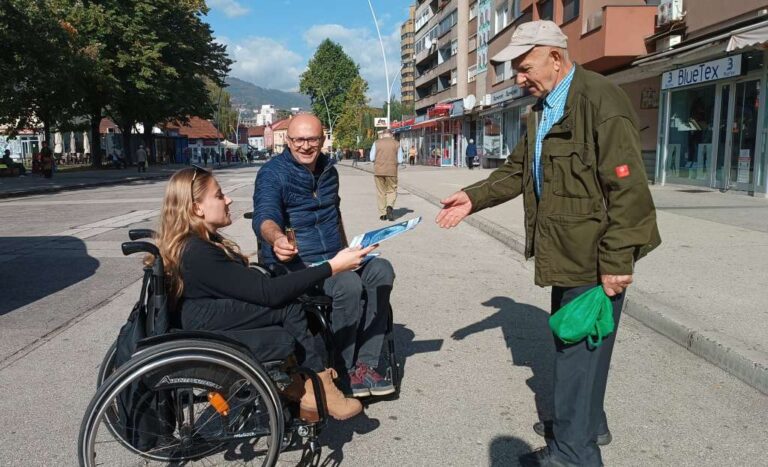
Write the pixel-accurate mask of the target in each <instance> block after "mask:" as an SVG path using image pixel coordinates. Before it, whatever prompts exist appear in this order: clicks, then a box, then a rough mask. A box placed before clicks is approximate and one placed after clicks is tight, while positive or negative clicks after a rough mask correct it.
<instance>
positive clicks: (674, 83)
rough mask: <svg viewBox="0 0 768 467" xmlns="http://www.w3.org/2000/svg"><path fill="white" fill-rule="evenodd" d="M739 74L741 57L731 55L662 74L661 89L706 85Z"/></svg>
mask: <svg viewBox="0 0 768 467" xmlns="http://www.w3.org/2000/svg"><path fill="white" fill-rule="evenodd" d="M740 74H741V55H733V56H731V57H723V58H720V59H717V60H712V61H711V62H706V63H699V64H698V65H691V66H687V67H685V68H678V69H677V70H672V71H667V72H664V74H663V75H662V76H661V89H672V88H679V87H681V86H690V85H692V84H699V83H706V82H707V81H715V80H718V79H724V78H731V77H733V76H739V75H740Z"/></svg>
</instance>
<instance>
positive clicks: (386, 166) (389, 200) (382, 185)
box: [371, 130, 403, 221]
mask: <svg viewBox="0 0 768 467" xmlns="http://www.w3.org/2000/svg"><path fill="white" fill-rule="evenodd" d="M371 161H372V162H373V179H374V180H375V182H376V201H377V205H378V208H379V219H381V220H383V221H386V220H389V221H393V220H395V215H394V213H393V212H392V211H393V210H394V207H395V201H396V200H397V166H398V165H399V164H402V163H403V149H402V148H401V147H400V144H399V143H398V142H397V141H396V140H395V139H394V138H393V137H392V133H390V132H389V130H384V131H383V132H382V133H381V137H380V138H379V139H378V141H376V142H374V143H373V146H371Z"/></svg>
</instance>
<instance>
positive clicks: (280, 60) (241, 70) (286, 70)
mask: <svg viewBox="0 0 768 467" xmlns="http://www.w3.org/2000/svg"><path fill="white" fill-rule="evenodd" d="M217 40H218V42H221V43H222V44H226V45H227V53H228V54H229V58H231V59H232V60H234V63H233V64H232V71H230V75H231V76H235V77H237V78H240V79H242V80H245V81H250V82H252V83H254V84H257V85H259V86H262V87H267V88H273V89H280V90H283V91H297V90H298V88H299V75H300V74H301V73H302V72H303V71H304V68H305V67H306V59H305V58H303V57H302V56H301V55H299V54H297V53H296V52H294V51H292V50H290V49H288V48H287V47H286V46H285V45H283V44H281V43H280V42H277V41H275V40H274V39H270V38H268V37H248V38H246V39H244V40H242V41H240V42H238V43H234V44H232V43H228V41H227V39H226V38H218V39H217Z"/></svg>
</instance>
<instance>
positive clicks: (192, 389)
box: [77, 229, 400, 467]
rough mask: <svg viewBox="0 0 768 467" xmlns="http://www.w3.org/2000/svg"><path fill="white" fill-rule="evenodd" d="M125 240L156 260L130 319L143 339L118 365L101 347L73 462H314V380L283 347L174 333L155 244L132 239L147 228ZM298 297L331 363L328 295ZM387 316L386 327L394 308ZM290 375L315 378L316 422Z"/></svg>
mask: <svg viewBox="0 0 768 467" xmlns="http://www.w3.org/2000/svg"><path fill="white" fill-rule="evenodd" d="M129 236H130V238H131V240H132V241H131V242H126V243H123V245H122V250H123V254H125V255H132V254H136V253H145V254H151V255H153V256H154V261H153V262H152V264H150V265H147V266H145V267H144V276H143V280H142V285H141V290H140V296H139V300H138V302H137V304H136V306H135V307H134V310H133V311H132V313H131V317H130V318H129V322H130V321H131V320H134V328H133V329H139V330H140V331H141V333H140V334H141V335H142V336H144V337H143V338H141V339H139V340H137V342H136V348H135V351H133V353H131V354H130V355H129V356H128V357H129V358H127V361H125V362H122V363H120V364H118V357H119V353H120V351H121V350H120V349H119V348H118V342H117V341H116V342H115V343H113V344H112V346H111V347H110V348H109V350H108V351H107V354H106V355H105V357H104V359H103V362H102V364H101V366H100V368H99V372H98V376H97V391H96V394H95V395H94V396H93V398H92V399H91V401H90V403H89V405H88V408H87V409H86V412H85V414H84V416H83V420H82V423H81V426H80V433H79V437H78V445H77V450H78V459H79V463H80V465H81V466H88V467H90V466H95V465H155V464H157V465H163V464H189V463H196V462H200V463H204V464H206V465H211V464H212V463H214V462H212V461H211V459H212V458H213V456H218V457H216V458H217V459H218V458H221V459H223V461H230V460H231V461H235V462H237V463H240V464H246V465H251V464H253V465H262V466H274V465H276V464H277V463H278V461H281V462H282V460H280V459H279V457H280V456H281V454H283V453H286V452H289V451H295V453H296V455H298V459H297V458H296V455H294V456H293V458H292V460H291V461H290V464H291V465H308V466H309V465H318V464H319V462H320V456H321V451H322V448H321V446H320V444H319V442H318V437H319V435H320V433H321V431H322V429H323V427H324V426H325V425H326V423H327V419H328V414H327V413H326V410H325V403H324V399H323V393H322V391H321V389H320V388H321V383H320V380H319V378H318V376H317V375H316V374H315V373H314V372H313V371H312V370H310V369H308V368H303V367H300V366H297V365H296V364H295V363H292V358H293V357H292V355H291V354H290V353H289V352H284V354H279V351H273V352H272V353H270V354H265V355H255V354H254V352H252V351H251V350H250V349H248V348H246V347H245V346H244V345H242V344H241V343H239V342H238V341H236V340H233V339H231V338H229V337H226V336H223V335H220V334H217V333H215V332H203V331H177V330H173V329H172V327H173V323H170V322H168V318H169V316H170V314H169V313H168V310H167V305H166V303H167V301H166V296H165V292H164V291H165V286H164V269H163V263H162V259H161V257H160V254H159V250H158V248H157V247H156V246H155V245H154V244H153V243H150V242H147V241H138V240H141V239H144V238H151V237H153V236H154V232H153V231H151V230H148V229H138V230H132V231H130V232H129ZM302 302H303V303H304V305H305V309H306V311H307V313H308V314H310V315H311V316H314V317H315V318H316V320H317V322H318V323H319V325H320V328H321V329H320V331H317V332H320V333H321V335H322V337H323V340H324V343H325V346H326V349H328V350H329V353H328V355H329V357H328V358H329V359H331V360H332V357H330V356H332V355H333V350H332V340H331V338H330V336H331V334H330V322H329V319H330V308H331V302H330V299H329V298H328V297H303V298H302ZM389 322H390V330H391V327H392V326H391V322H392V318H391V313H390V319H389ZM126 326H127V325H126ZM124 328H125V326H124ZM121 332H122V331H121ZM249 332H254V333H265V335H266V333H283V334H284V335H285V337H286V339H290V340H292V338H291V336H290V335H289V334H288V333H287V332H286V331H285V330H284V329H282V328H280V327H268V328H262V329H257V330H253V331H249ZM391 334H392V333H391V332H388V340H387V342H388V344H387V345H386V347H387V349H386V350H387V354H388V356H389V360H390V362H394V364H391V368H392V372H393V373H392V377H393V382H394V383H395V385H396V390H397V391H398V392H399V383H400V381H399V368H398V366H397V363H396V359H395V355H394V341H393V338H392V336H391ZM123 353H124V351H123ZM296 374H299V375H303V376H305V377H306V378H310V379H312V382H313V387H314V392H315V399H316V400H317V401H318V417H317V419H316V420H312V421H305V420H302V419H301V418H299V416H298V411H299V407H298V403H296V402H294V401H290V400H288V399H286V398H285V397H284V395H283V393H282V391H283V390H284V389H286V388H287V387H288V385H290V384H291V382H292V377H293V376H294V375H296ZM395 378H397V379H395ZM396 394H397V393H396ZM299 451H300V454H299ZM284 457H285V456H284Z"/></svg>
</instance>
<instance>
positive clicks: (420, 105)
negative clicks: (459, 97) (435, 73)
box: [413, 86, 456, 110]
mask: <svg viewBox="0 0 768 467" xmlns="http://www.w3.org/2000/svg"><path fill="white" fill-rule="evenodd" d="M455 97H456V86H451V87H449V88H446V89H444V90H442V91H438V92H433V93H432V94H430V95H429V96H425V97H422V98H419V97H418V96H416V101H415V102H414V105H413V107H414V109H416V110H421V109H425V108H429V107H432V106H434V105H435V104H437V103H438V102H442V101H446V100H450V99H454V98H455Z"/></svg>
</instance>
